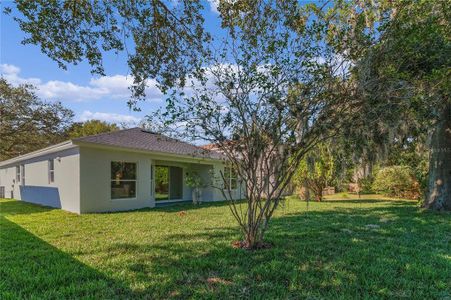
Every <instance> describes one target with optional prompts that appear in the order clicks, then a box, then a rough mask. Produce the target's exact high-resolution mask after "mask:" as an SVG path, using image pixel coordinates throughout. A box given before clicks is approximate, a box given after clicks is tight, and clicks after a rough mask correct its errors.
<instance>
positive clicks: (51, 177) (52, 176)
mask: <svg viewBox="0 0 451 300" xmlns="http://www.w3.org/2000/svg"><path fill="white" fill-rule="evenodd" d="M48 169H49V174H48V175H49V183H52V182H55V160H53V159H49V161H48Z"/></svg>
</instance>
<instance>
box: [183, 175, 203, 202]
mask: <svg viewBox="0 0 451 300" xmlns="http://www.w3.org/2000/svg"><path fill="white" fill-rule="evenodd" d="M185 183H186V185H187V186H188V187H190V188H192V189H193V191H192V196H193V203H194V204H199V203H201V202H202V189H203V188H205V187H206V185H207V184H206V182H205V180H203V179H202V177H201V176H200V175H199V173H198V172H197V171H195V170H188V172H186V176H185Z"/></svg>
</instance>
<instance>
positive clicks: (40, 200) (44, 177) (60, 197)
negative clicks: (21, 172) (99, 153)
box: [0, 147, 80, 213]
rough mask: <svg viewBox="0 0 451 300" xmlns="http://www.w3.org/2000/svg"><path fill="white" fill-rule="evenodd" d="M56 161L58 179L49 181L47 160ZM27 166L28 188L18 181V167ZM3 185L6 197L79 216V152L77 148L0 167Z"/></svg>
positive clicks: (0, 178)
mask: <svg viewBox="0 0 451 300" xmlns="http://www.w3.org/2000/svg"><path fill="white" fill-rule="evenodd" d="M49 159H54V168H55V180H54V182H52V183H50V182H49V177H48V160H49ZM17 165H24V166H25V185H23V183H22V182H21V181H20V182H16V166H17ZM0 186H5V194H6V197H7V198H10V197H11V191H13V197H14V198H15V199H17V200H24V201H27V202H32V203H37V204H42V205H47V206H52V207H57V208H62V209H64V210H67V211H71V212H75V213H79V212H80V206H79V203H80V202H79V199H80V193H79V186H80V181H79V151H78V148H77V147H74V148H71V149H66V150H62V151H57V152H54V153H50V154H45V155H41V156H38V157H35V158H31V159H27V160H24V161H21V162H18V163H14V164H11V165H7V166H2V167H0Z"/></svg>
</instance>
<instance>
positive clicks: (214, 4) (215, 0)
mask: <svg viewBox="0 0 451 300" xmlns="http://www.w3.org/2000/svg"><path fill="white" fill-rule="evenodd" d="M207 1H208V3H209V4H210V9H211V11H212V12H214V13H217V14H219V11H218V6H219V0H207Z"/></svg>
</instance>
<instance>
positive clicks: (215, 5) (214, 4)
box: [207, 0, 236, 14]
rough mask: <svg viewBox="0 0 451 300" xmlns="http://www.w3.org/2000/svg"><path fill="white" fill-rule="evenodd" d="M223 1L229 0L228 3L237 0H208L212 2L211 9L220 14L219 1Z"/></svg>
mask: <svg viewBox="0 0 451 300" xmlns="http://www.w3.org/2000/svg"><path fill="white" fill-rule="evenodd" d="M221 1H227V2H228V3H234V2H236V0H207V2H208V3H209V4H210V10H211V11H212V12H214V13H216V14H219V10H218V7H219V3H220V2H221Z"/></svg>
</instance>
